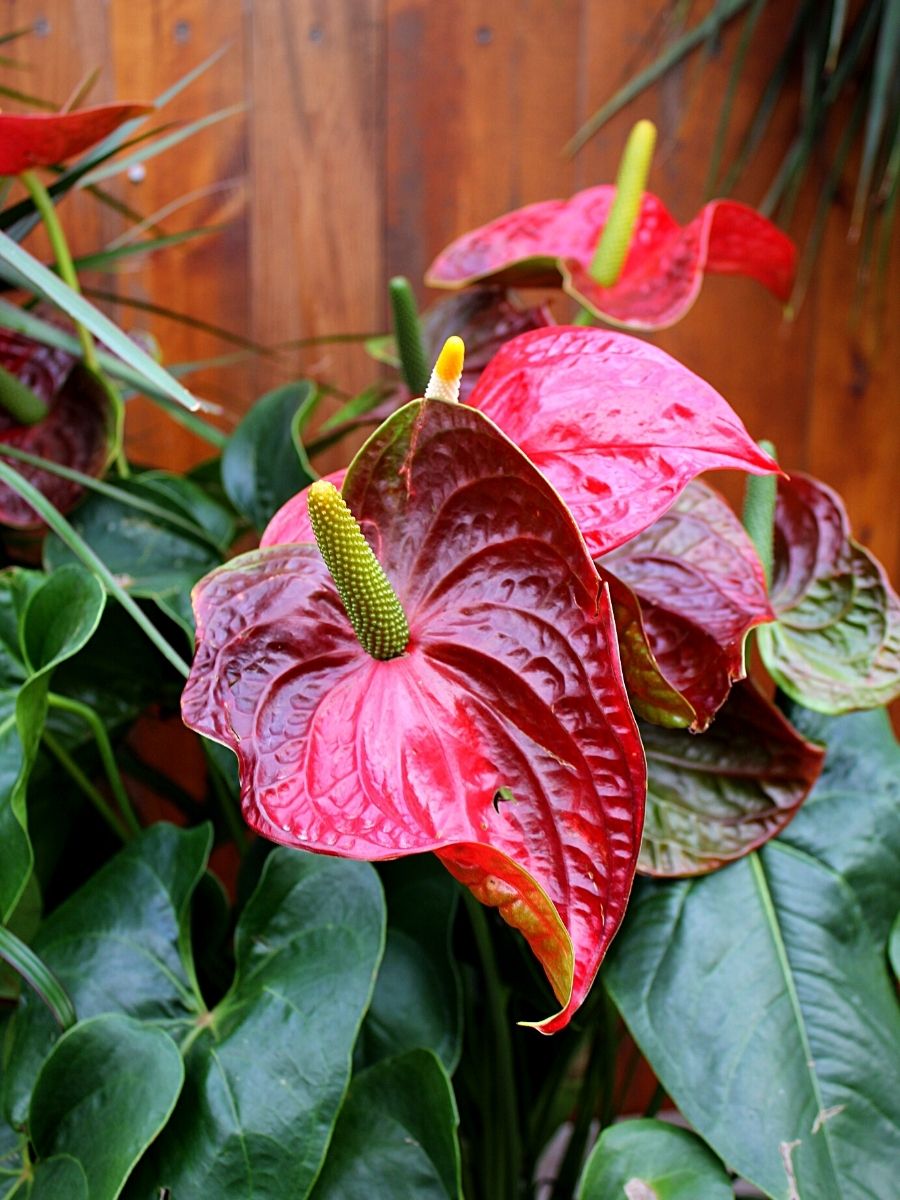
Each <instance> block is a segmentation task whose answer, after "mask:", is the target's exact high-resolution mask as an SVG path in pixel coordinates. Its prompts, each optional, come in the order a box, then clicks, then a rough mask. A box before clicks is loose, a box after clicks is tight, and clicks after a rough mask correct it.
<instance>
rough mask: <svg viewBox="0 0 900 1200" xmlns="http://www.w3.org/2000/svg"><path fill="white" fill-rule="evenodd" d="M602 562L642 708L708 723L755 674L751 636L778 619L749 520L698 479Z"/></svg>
mask: <svg viewBox="0 0 900 1200" xmlns="http://www.w3.org/2000/svg"><path fill="white" fill-rule="evenodd" d="M597 568H598V570H599V571H600V574H601V577H602V578H603V579H605V580H607V582H608V583H609V585H610V595H611V597H612V602H613V611H614V613H615V617H616V625H617V628H618V630H619V644H620V647H621V651H622V665H623V667H624V669H625V679H626V682H627V683H628V694H629V696H630V697H631V702H632V705H633V706H634V709H635V712H637V713H638V715H639V716H642V717H644V718H646V719H647V720H649V721H653V722H654V723H655V724H659V725H668V726H672V727H676V728H679V727H689V728H690V729H691V730H692V731H693V732H694V733H698V732H701V731H702V730H704V729H706V727H707V726H708V725H709V723H710V721H712V719H713V717H714V716H715V714H716V712H717V711H718V709H719V708H720V707H721V706H722V704H723V703H724V702H725V700H726V699H727V697H728V693H729V691H730V690H731V685H732V683H733V682H734V681H735V680H738V679H742V678H743V677H744V675H745V673H746V671H745V664H744V643H745V641H746V638H747V634H748V633H749V632H750V630H751V629H753V628H754V627H755V626H757V625H761V624H763V623H765V622H768V621H772V620H774V616H775V614H774V613H773V612H772V608H771V606H770V604H769V598H768V595H767V592H766V581H765V576H764V575H763V569H762V564H761V563H760V561H759V557H758V555H757V553H756V550H755V548H754V546H753V543H752V542H751V541H750V538H749V537H748V536H747V534H746V533H745V531H744V528H743V526H742V525H741V523H740V521H738V519H737V517H735V515H734V513H732V511H731V509H730V508H729V507H728V505H727V504H726V503H725V501H724V500H723V499H722V497H721V496H720V495H719V494H718V493H717V492H715V491H714V490H713V489H712V488H711V487H708V486H707V485H706V484H705V483H701V482H700V480H696V479H695V480H694V482H693V483H690V484H689V485H688V486H687V487H686V488H685V490H684V491H683V492H682V494H681V495H680V496H679V497H678V499H677V500H676V501H675V503H674V504H673V505H672V507H671V508H670V509H669V510H668V512H666V513H664V514H663V516H661V517H659V518H658V519H657V520H656V521H655V522H654V523H653V524H652V525H651V526H650V527H649V529H646V530H645V531H644V532H643V533H639V534H638V535H637V537H634V538H632V539H631V540H630V541H629V542H626V543H625V545H624V546H620V547H619V549H618V550H616V551H614V552H613V553H612V554H608V555H605V556H604V557H603V558H602V559H600V560H598V562H597Z"/></svg>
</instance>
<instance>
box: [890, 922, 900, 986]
mask: <svg viewBox="0 0 900 1200" xmlns="http://www.w3.org/2000/svg"><path fill="white" fill-rule="evenodd" d="M888 958H889V959H890V963H891V970H892V971H893V972H894V975H895V976H896V978H897V979H900V913H897V917H896V919H895V921H894V924H893V925H892V926H891V936H890V937H889V938H888Z"/></svg>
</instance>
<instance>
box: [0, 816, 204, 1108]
mask: <svg viewBox="0 0 900 1200" xmlns="http://www.w3.org/2000/svg"><path fill="white" fill-rule="evenodd" d="M209 845H210V830H209V827H208V826H201V827H200V828H197V829H191V830H182V829H176V828H175V826H173V825H167V824H164V823H160V824H158V825H153V826H151V827H150V829H148V830H146V831H145V832H144V833H143V834H142V835H141V836H140V837H139V838H137V839H136V840H135V841H134V842H132V843H131V844H130V845H129V846H127V847H126V848H125V849H124V850H122V851H121V852H120V853H119V854H117V855H116V856H115V858H113V859H111V860H110V861H109V862H108V863H107V864H106V866H105V867H103V868H102V869H101V870H100V871H98V872H97V874H96V875H94V876H92V878H91V879H90V880H89V881H88V882H87V883H86V884H85V885H84V886H83V887H82V888H81V889H80V890H79V891H77V892H76V893H75V894H74V895H73V896H71V897H70V898H69V899H68V900H66V901H65V902H64V903H63V904H61V905H60V907H59V908H58V909H56V911H55V912H54V913H53V914H52V915H51V916H50V917H48V919H47V920H46V921H45V922H44V924H43V926H42V927H41V929H40V931H39V932H38V935H37V937H36V938H35V939H34V949H35V952H36V953H38V954H40V956H41V958H42V959H43V961H44V962H45V963H46V965H47V966H48V967H49V968H50V969H51V970H52V971H53V973H54V974H55V975H56V976H57V978H58V979H59V981H60V983H61V984H62V985H63V987H65V989H66V991H67V992H68V994H69V996H70V997H71V999H72V1002H73V1004H74V1005H75V1009H76V1011H77V1013H78V1015H79V1017H80V1018H81V1019H82V1021H84V1020H85V1019H87V1018H90V1017H94V1016H99V1015H101V1014H104V1013H123V1014H126V1015H128V1016H131V1017H134V1018H136V1019H139V1020H142V1021H146V1022H152V1023H154V1024H157V1025H160V1026H163V1027H165V1028H167V1029H169V1030H170V1031H172V1032H173V1033H175V1032H178V1031H180V1032H181V1033H184V1032H186V1031H187V1030H189V1029H190V1028H192V1027H193V1025H194V1023H195V1022H196V1021H197V1019H198V1017H199V1016H200V1015H201V1014H202V1013H203V1011H204V1009H203V1003H202V1000H201V998H200V997H199V995H198V994H197V991H196V985H195V983H194V978H193V963H192V958H191V952H190V920H189V912H188V906H189V903H190V899H191V895H192V894H193V890H194V888H195V886H196V884H197V881H198V879H199V878H200V876H201V875H202V873H203V869H204V866H205V863H206V858H207V855H208V853H209ZM57 1034H58V1030H57V1029H56V1027H55V1026H54V1023H53V1020H52V1018H51V1017H50V1015H49V1013H47V1011H46V1009H45V1008H44V1006H43V1005H42V1004H40V1003H39V1002H38V1001H37V1000H35V999H34V998H33V997H32V996H29V995H27V994H24V995H23V997H22V1001H21V1004H20V1008H19V1011H18V1012H17V1014H16V1017H15V1021H14V1025H13V1029H12V1036H11V1040H10V1045H9V1055H8V1061H7V1064H6V1070H5V1073H4V1080H3V1087H4V1105H5V1108H6V1112H7V1114H8V1115H9V1117H10V1119H11V1121H12V1122H13V1124H16V1125H20V1124H21V1123H22V1122H23V1120H24V1119H25V1114H26V1111H27V1105H28V1097H29V1095H30V1093H31V1089H32V1087H33V1085H34V1080H35V1078H36V1076H37V1073H38V1071H39V1069H40V1066H41V1063H42V1062H43V1060H44V1058H45V1056H46V1054H47V1052H48V1051H49V1050H50V1048H51V1046H52V1045H53V1043H54V1041H55V1039H56V1036H57Z"/></svg>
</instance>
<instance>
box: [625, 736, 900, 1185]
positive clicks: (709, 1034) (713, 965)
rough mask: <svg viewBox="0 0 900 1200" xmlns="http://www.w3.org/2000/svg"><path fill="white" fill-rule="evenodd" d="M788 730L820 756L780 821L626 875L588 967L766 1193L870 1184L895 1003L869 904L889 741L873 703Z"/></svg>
mask: <svg viewBox="0 0 900 1200" xmlns="http://www.w3.org/2000/svg"><path fill="white" fill-rule="evenodd" d="M810 715H812V716H814V715H815V714H810ZM713 728H715V726H713ZM804 728H805V730H806V731H807V732H809V733H812V732H813V729H815V731H817V732H818V733H820V734H824V736H825V737H826V739H827V743H828V755H827V758H826V761H825V766H824V769H823V771H822V775H821V778H820V780H819V782H818V784H817V785H816V787H815V788H814V790H813V793H812V795H811V796H810V798H809V800H808V801H807V802H806V804H805V805H804V806H803V807H802V808H801V810H800V812H799V813H798V815H797V817H796V819H795V820H794V821H793V822H792V823H791V824H790V825H789V826H788V828H787V829H786V830H785V832H784V833H783V834H782V835H781V836H780V837H778V838H775V839H774V840H773V841H771V842H769V843H768V845H766V846H764V847H763V849H762V850H760V851H758V852H754V853H751V854H749V855H747V857H745V858H743V859H741V860H740V861H739V862H736V863H731V864H730V865H728V866H727V867H725V868H723V869H722V870H721V871H716V872H714V873H713V874H711V875H707V876H704V877H703V878H701V879H686V880H678V881H666V882H663V881H656V880H641V881H640V884H639V886H638V887H637V888H636V889H635V895H634V897H633V899H632V903H631V905H630V907H629V912H628V920H627V921H626V924H625V927H624V928H623V930H622V933H621V935H620V937H619V938H618V939H617V941H616V946H615V952H614V953H613V954H612V955H611V956H610V960H609V961H608V963H607V964H606V966H605V968H604V978H605V982H606V984H607V986H608V988H609V990H610V992H611V994H612V996H613V999H614V1000H615V1002H616V1005H617V1006H618V1008H619V1010H620V1011H621V1013H622V1015H623V1017H624V1018H625V1021H626V1022H627V1024H628V1026H629V1028H630V1029H631V1031H632V1033H633V1035H634V1037H635V1039H636V1041H637V1042H638V1045H639V1046H640V1048H641V1050H642V1051H643V1053H644V1054H645V1055H646V1056H647V1058H648V1059H649V1061H650V1064H651V1066H652V1067H653V1070H654V1072H655V1073H656V1075H657V1077H658V1079H659V1080H660V1082H661V1083H662V1085H663V1087H664V1088H665V1090H666V1092H667V1094H668V1095H669V1096H671V1097H672V1100H673V1101H674V1102H675V1104H676V1105H677V1106H678V1109H679V1111H680V1112H682V1113H683V1114H684V1116H685V1118H686V1119H687V1120H688V1121H689V1122H690V1124H691V1125H692V1126H693V1127H694V1129H696V1130H697V1132H698V1133H699V1134H700V1135H701V1137H703V1138H704V1139H705V1140H706V1141H707V1142H708V1143H709V1144H710V1145H711V1146H712V1148H713V1149H714V1150H715V1151H716V1153H717V1154H718V1155H720V1156H721V1158H722V1159H723V1160H724V1161H725V1162H726V1163H728V1165H729V1167H731V1168H732V1169H733V1170H735V1171H737V1172H738V1173H739V1174H740V1175H742V1176H744V1177H745V1178H747V1179H749V1180H750V1181H751V1182H752V1183H755V1184H756V1185H757V1186H758V1187H759V1188H760V1189H761V1190H762V1191H763V1192H765V1194H766V1195H767V1196H771V1197H774V1198H775V1200H796V1197H797V1196H800V1197H807V1196H808V1197H820V1196H821V1197H825V1196H840V1197H842V1200H870V1198H871V1197H873V1196H879V1197H880V1196H889V1195H891V1194H892V1193H893V1192H894V1191H895V1190H896V1163H897V1156H898V1153H900V1135H898V1130H900V1095H898V1091H897V1086H896V1074H897V1072H896V1062H897V1046H898V1045H900V1009H898V1005H897V997H896V993H895V987H894V982H893V980H892V979H891V978H890V977H889V974H888V966H887V960H886V956H885V953H884V949H885V937H886V932H887V924H886V923H884V922H883V921H882V926H881V931H880V932H879V933H878V934H877V935H876V933H875V932H874V930H873V926H872V923H871V921H870V917H869V911H870V907H871V899H870V898H871V897H875V902H876V904H877V906H878V910H879V911H880V914H881V916H882V917H883V915H884V912H885V911H886V910H887V909H890V911H891V912H896V910H897V906H898V904H900V871H898V870H897V869H896V864H897V862H898V856H900V806H898V804H897V779H898V770H900V750H898V747H897V744H896V741H895V739H894V737H893V736H892V734H891V731H890V726H889V724H888V722H887V721H886V720H885V714H884V713H883V712H871V713H853V714H850V715H849V716H845V717H838V718H832V719H831V720H826V719H825V718H818V719H817V720H816V721H815V722H813V723H812V724H811V726H810V727H807V726H804ZM891 919H892V918H890V917H888V919H887V920H888V923H889V921H890V920H891Z"/></svg>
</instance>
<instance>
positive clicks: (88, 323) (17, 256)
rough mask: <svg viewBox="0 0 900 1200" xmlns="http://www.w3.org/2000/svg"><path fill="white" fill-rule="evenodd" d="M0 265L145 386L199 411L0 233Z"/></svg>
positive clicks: (150, 362) (135, 347) (115, 328)
mask: <svg viewBox="0 0 900 1200" xmlns="http://www.w3.org/2000/svg"><path fill="white" fill-rule="evenodd" d="M0 262H3V263H6V264H7V265H8V266H9V267H10V268H11V269H12V271H13V272H15V274H16V278H17V281H19V280H24V281H25V282H26V285H27V286H28V287H29V288H30V289H31V290H33V291H35V292H36V293H37V294H38V295H42V296H45V297H46V298H47V299H48V300H49V301H51V303H53V304H55V305H56V306H57V308H60V309H62V311H63V312H64V313H67V314H68V316H70V317H71V318H72V320H73V321H77V322H78V323H79V324H80V325H84V326H85V328H87V329H89V330H90V331H91V333H93V334H94V336H95V337H97V338H99V339H100V341H101V342H103V344H104V345H105V346H107V348H108V349H109V350H111V351H112V353H113V354H116V355H118V357H119V358H120V359H122V361H123V362H125V363H127V365H128V366H130V367H131V368H132V369H133V370H135V371H136V372H137V373H138V374H139V375H141V376H142V377H143V378H145V379H146V380H147V383H148V385H150V386H152V387H154V388H155V389H156V390H157V391H160V392H162V393H163V395H165V396H168V397H169V398H170V399H171V400H174V401H176V402H177V403H178V404H183V405H184V407H185V408H187V409H190V410H191V411H192V412H193V411H195V410H196V409H197V408H199V407H200V405H199V402H198V401H197V400H196V399H195V398H194V397H193V396H192V395H191V393H190V392H189V391H188V390H187V388H185V387H183V386H182V385H181V384H180V383H179V382H178V380H177V379H174V378H173V377H172V376H171V375H170V374H169V373H168V371H165V370H164V369H163V368H162V367H161V366H160V365H159V364H158V363H157V362H155V361H154V360H153V359H152V358H151V357H150V355H149V354H147V353H146V352H145V351H143V350H141V348H140V347H139V346H138V345H137V343H136V342H134V341H132V339H131V338H130V337H128V335H127V334H125V333H123V332H122V331H121V329H119V327H118V326H117V325H114V324H113V322H112V321H111V320H110V319H109V317H106V316H104V315H103V313H102V312H100V310H99V309H97V308H95V307H94V306H93V304H89V303H88V301H87V300H85V299H84V297H83V296H79V295H78V293H77V292H73V291H72V289H71V288H69V287H67V286H66V285H65V284H64V283H63V282H62V280H61V279H59V278H58V277H57V276H56V275H55V274H54V273H53V272H52V271H51V270H49V268H47V267H45V266H44V265H43V263H40V262H38V260H37V259H36V258H33V257H32V256H31V255H30V254H29V253H28V252H27V251H26V250H23V249H22V248H21V246H17V245H16V243H15V242H14V241H13V240H12V239H11V238H9V237H8V236H7V235H6V234H5V233H2V232H0Z"/></svg>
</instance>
